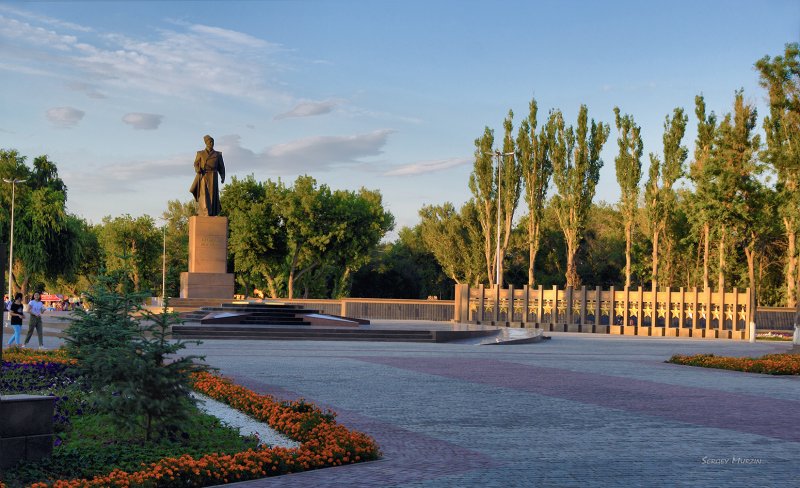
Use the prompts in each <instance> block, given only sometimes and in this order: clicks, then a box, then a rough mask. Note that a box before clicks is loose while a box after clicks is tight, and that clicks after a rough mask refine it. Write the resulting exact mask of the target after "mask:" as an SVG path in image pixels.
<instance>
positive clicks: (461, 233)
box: [419, 200, 484, 285]
mask: <svg viewBox="0 0 800 488" xmlns="http://www.w3.org/2000/svg"><path fill="white" fill-rule="evenodd" d="M419 215H420V224H419V228H420V233H421V237H422V241H423V242H424V243H425V246H426V247H427V248H428V249H429V250H430V251H431V252H432V253H433V255H434V256H435V257H436V261H437V262H438V263H439V265H441V267H442V270H443V271H444V273H445V274H446V275H447V276H448V277H449V278H450V279H452V280H453V281H455V282H456V283H466V284H470V285H477V284H478V283H480V281H481V276H482V275H483V271H482V270H481V269H482V267H483V265H482V264H481V261H482V259H481V254H480V249H481V246H480V243H481V241H483V239H484V234H483V232H482V229H481V225H480V223H479V219H480V216H479V211H478V205H476V204H475V201H474V200H470V201H468V202H467V203H466V204H464V206H463V207H462V208H461V210H460V212H457V211H456V210H455V207H453V204H451V203H449V202H448V203H445V204H444V205H438V206H433V205H426V206H424V207H422V209H420V211H419Z"/></svg>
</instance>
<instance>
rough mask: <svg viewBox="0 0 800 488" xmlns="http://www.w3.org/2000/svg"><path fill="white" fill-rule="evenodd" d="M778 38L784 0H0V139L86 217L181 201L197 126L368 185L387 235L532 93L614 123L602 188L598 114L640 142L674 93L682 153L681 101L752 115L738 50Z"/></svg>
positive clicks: (523, 108) (464, 172)
mask: <svg viewBox="0 0 800 488" xmlns="http://www.w3.org/2000/svg"><path fill="white" fill-rule="evenodd" d="M798 41H800V2H797V1H765V2H752V1H707V2H704V1H697V2H683V1H670V2H589V1H585V2H584V1H571V2H569V1H567V2H522V1H520V2H511V1H497V2H490V1H469V0H467V1H455V0H441V1H436V0H429V1H416V0H404V1H390V0H374V1H354V0H351V1H344V0H343V1H322V0H305V1H303V0H300V1H292V2H289V1H246V2H235V1H234V2H212V1H206V2H187V1H181V2H120V1H113V2H96V1H95V2H0V53H2V56H0V106H2V117H0V148H4V149H12V148H13V149H17V150H19V151H20V152H21V153H22V154H24V155H27V156H29V158H33V157H35V156H38V155H40V154H47V155H49V156H50V158H51V159H52V160H54V161H56V162H57V163H58V167H59V170H60V172H61V175H62V177H63V179H64V180H65V182H66V184H67V186H68V188H69V195H68V196H69V200H68V207H69V210H70V211H71V212H73V213H76V214H78V215H81V216H83V217H85V218H87V219H88V220H90V221H92V222H98V221H99V220H100V219H102V217H103V216H105V215H112V216H115V215H121V214H125V213H128V214H131V215H134V216H137V215H141V214H149V215H151V216H153V217H158V216H160V215H161V213H162V212H163V211H164V209H165V208H166V202H167V201H168V200H171V199H180V200H183V201H188V199H189V198H191V196H190V194H189V193H188V188H189V185H190V183H191V181H192V178H193V169H192V162H193V160H194V156H193V155H194V152H195V151H197V150H199V149H201V148H202V147H203V140H202V138H203V135H204V134H211V135H212V136H214V138H215V139H216V143H217V148H218V149H219V150H221V151H222V152H223V154H224V155H225V161H226V168H227V170H228V174H229V175H237V176H245V175H248V174H254V175H255V176H256V178H257V179H260V180H266V179H267V178H271V179H273V180H274V179H277V178H281V179H282V180H284V181H285V182H287V183H291V182H292V181H294V179H295V178H296V177H297V176H298V175H300V174H310V175H312V176H314V177H315V178H316V179H317V181H318V182H319V183H325V184H327V185H329V186H330V187H332V188H341V189H358V188H359V187H361V186H364V187H367V188H370V189H378V190H380V191H381V192H382V194H383V196H384V202H385V204H386V206H387V208H388V209H389V210H390V211H391V212H392V213H393V214H394V215H395V217H396V220H397V223H398V228H399V227H401V226H413V225H415V224H416V223H417V222H418V216H417V211H418V209H419V208H420V207H421V206H422V205H425V204H441V203H444V202H447V201H449V202H452V203H454V204H455V205H456V206H459V205H461V204H462V203H463V202H465V201H466V200H467V199H468V198H469V197H470V193H469V189H468V186H467V181H468V178H469V173H470V172H471V170H472V162H473V156H472V154H473V151H474V146H473V141H474V139H475V138H476V137H478V136H480V135H481V134H482V132H483V128H484V126H486V125H488V126H490V127H492V128H494V129H495V131H496V132H497V133H500V131H501V130H502V121H503V118H504V117H505V115H506V113H507V112H508V110H509V109H513V110H514V112H515V114H516V116H515V130H516V127H518V125H519V122H520V121H521V120H522V118H523V117H524V116H525V115H527V107H528V102H529V101H530V99H531V98H532V97H536V99H537V101H538V102H539V111H540V121H541V120H542V119H543V118H544V116H545V115H546V113H547V111H548V110H549V109H551V108H559V109H561V110H562V111H563V112H564V114H565V117H566V118H567V120H568V122H569V123H572V124H574V123H575V118H576V116H577V112H578V108H579V106H580V104H582V103H585V104H586V105H587V106H588V107H589V116H590V117H592V118H595V119H597V120H602V121H604V122H606V123H609V124H611V125H612V134H611V137H610V138H609V141H608V142H607V143H606V147H605V149H604V151H603V153H602V157H603V160H604V162H605V167H604V168H603V171H602V173H601V180H600V183H599V185H598V191H597V199H598V200H605V201H608V202H616V200H617V198H618V196H619V188H618V185H617V183H616V179H615V176H614V156H615V154H616V151H617V145H616V139H615V138H616V131H615V130H614V128H613V108H614V106H619V107H620V109H621V110H622V112H623V113H630V114H632V115H633V116H634V118H635V119H636V122H637V123H638V124H640V125H641V126H642V131H643V139H644V144H645V154H646V153H648V152H655V153H660V152H661V135H662V131H663V121H664V117H665V116H666V115H667V114H669V113H671V111H672V109H673V108H674V107H676V106H681V107H684V108H685V109H686V111H687V112H688V114H689V115H690V122H689V126H690V128H689V131H688V133H687V138H686V140H685V143H686V144H687V145H688V147H689V149H690V151H691V150H692V141H693V139H694V136H695V131H694V126H695V124H696V121H695V120H694V117H693V113H694V96H695V95H696V94H699V93H703V94H704V96H705V97H706V102H707V105H708V107H709V109H710V110H714V111H715V112H717V113H718V114H724V113H725V112H727V111H729V110H730V108H731V106H732V101H733V96H734V91H735V90H736V89H738V88H744V91H745V97H746V99H748V100H749V101H752V102H753V103H756V105H757V106H758V108H759V114H760V116H761V115H763V114H764V113H765V104H764V92H763V90H761V88H759V86H758V75H757V73H756V72H755V71H754V70H753V64H754V62H755V61H756V60H757V59H759V58H760V57H762V56H764V55H767V54H768V55H770V56H774V55H778V54H781V53H782V50H783V46H784V44H785V43H787V42H798ZM643 159H644V161H643V163H644V165H645V168H644V169H643V174H645V175H646V174H647V173H646V165H647V161H648V160H647V157H646V156H645V158H643ZM521 213H522V212H520V213H519V214H521ZM393 235H395V234H393Z"/></svg>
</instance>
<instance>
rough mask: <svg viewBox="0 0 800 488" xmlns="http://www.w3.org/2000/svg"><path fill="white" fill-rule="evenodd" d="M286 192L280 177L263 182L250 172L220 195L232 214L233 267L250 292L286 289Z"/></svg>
mask: <svg viewBox="0 0 800 488" xmlns="http://www.w3.org/2000/svg"><path fill="white" fill-rule="evenodd" d="M286 193H287V189H286V188H285V187H284V185H283V183H281V181H280V180H279V181H278V182H272V181H269V180H268V181H266V182H265V183H259V182H257V181H256V180H255V178H254V177H253V176H252V175H250V176H248V177H246V178H244V179H242V180H240V179H237V178H236V177H235V176H234V177H233V178H232V179H231V182H230V183H229V184H228V185H226V186H225V188H224V190H223V192H222V195H221V196H220V198H221V200H222V210H223V213H224V214H225V215H226V216H227V217H228V218H229V226H230V238H229V241H228V249H229V251H230V253H231V255H232V257H233V263H234V268H233V269H234V271H235V272H236V279H237V280H238V281H239V282H240V284H241V285H242V286H243V287H244V289H245V294H246V295H249V294H250V292H251V291H252V289H253V287H254V286H255V287H257V288H260V289H262V290H263V289H266V290H267V291H268V293H269V295H270V296H271V297H272V298H278V296H279V295H280V294H281V293H282V292H283V290H284V289H285V279H284V277H283V270H284V265H285V261H286V254H287V253H288V247H287V235H286V225H285V221H284V219H283V217H282V212H283V202H284V199H285V198H286Z"/></svg>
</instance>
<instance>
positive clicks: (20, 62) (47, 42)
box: [0, 9, 290, 105]
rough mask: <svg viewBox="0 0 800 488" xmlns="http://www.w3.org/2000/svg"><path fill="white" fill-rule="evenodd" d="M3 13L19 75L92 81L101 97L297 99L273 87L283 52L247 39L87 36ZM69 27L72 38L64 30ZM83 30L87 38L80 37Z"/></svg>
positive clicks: (177, 31)
mask: <svg viewBox="0 0 800 488" xmlns="http://www.w3.org/2000/svg"><path fill="white" fill-rule="evenodd" d="M0 12H3V13H2V14H0V44H3V51H4V56H5V59H4V61H5V62H6V63H7V65H8V66H18V68H17V71H20V70H22V69H23V68H21V67H24V68H25V69H27V70H29V71H30V70H43V71H49V72H55V73H60V74H61V76H65V77H67V76H68V77H69V78H70V79H71V80H75V79H78V80H80V79H83V80H91V82H92V83H93V84H95V85H96V90H95V91H94V92H92V93H95V94H98V93H108V92H110V91H112V90H114V89H116V90H120V91H124V92H125V94H126V95H127V94H130V93H131V91H143V92H147V93H154V94H160V95H167V96H173V97H182V98H186V99H192V100H196V99H203V98H205V97H207V96H208V95H210V94H211V95H214V94H216V95H224V96H230V97H236V98H239V99H243V100H247V101H249V102H255V103H261V104H265V105H266V104H272V103H288V102H289V100H290V97H289V96H288V95H286V94H285V93H283V92H282V91H278V90H275V89H273V88H271V87H270V86H269V83H268V80H269V79H272V78H274V76H275V74H276V73H277V72H278V71H279V70H280V69H282V68H281V67H280V66H279V65H278V64H277V63H276V62H274V60H272V59H270V57H271V55H273V54H274V53H276V52H278V51H279V50H281V49H282V48H281V47H280V46H278V45H276V44H272V43H269V42H267V41H265V40H263V39H259V38H257V37H254V36H251V35H248V34H245V33H241V32H236V31H232V30H228V29H222V28H219V27H213V26H207V25H200V24H176V25H175V28H174V29H161V30H159V31H157V32H156V33H155V36H152V35H149V33H142V34H141V36H139V37H137V38H131V37H128V36H125V35H121V34H115V33H95V32H87V31H86V30H85V29H84V30H81V29H77V28H78V27H80V26H74V25H72V26H69V25H67V24H65V23H62V22H59V21H57V20H56V19H49V18H42V17H39V16H36V15H33V14H24V13H22V14H21V13H19V12H18V11H15V10H13V9H12V10H9V9H5V10H2V9H0ZM66 29H70V32H69V33H67V34H65V33H63V32H60V31H63V30H66ZM75 30H79V31H80V32H78V33H77V35H73V33H75ZM144 36H148V38H145V37H144ZM6 69H7V68H6ZM90 96H91V95H90Z"/></svg>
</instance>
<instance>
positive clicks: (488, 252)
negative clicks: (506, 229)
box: [481, 203, 494, 287]
mask: <svg viewBox="0 0 800 488" xmlns="http://www.w3.org/2000/svg"><path fill="white" fill-rule="evenodd" d="M489 205H490V204H487V203H484V206H483V208H484V212H485V215H486V222H481V227H482V228H483V255H484V257H485V258H486V274H487V276H488V277H489V287H492V286H493V285H494V263H493V260H492V257H493V256H494V248H493V247H492V224H491V223H490V222H489V221H490V220H491V219H492V217H491V215H492V212H491V210H490V207H489Z"/></svg>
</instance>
